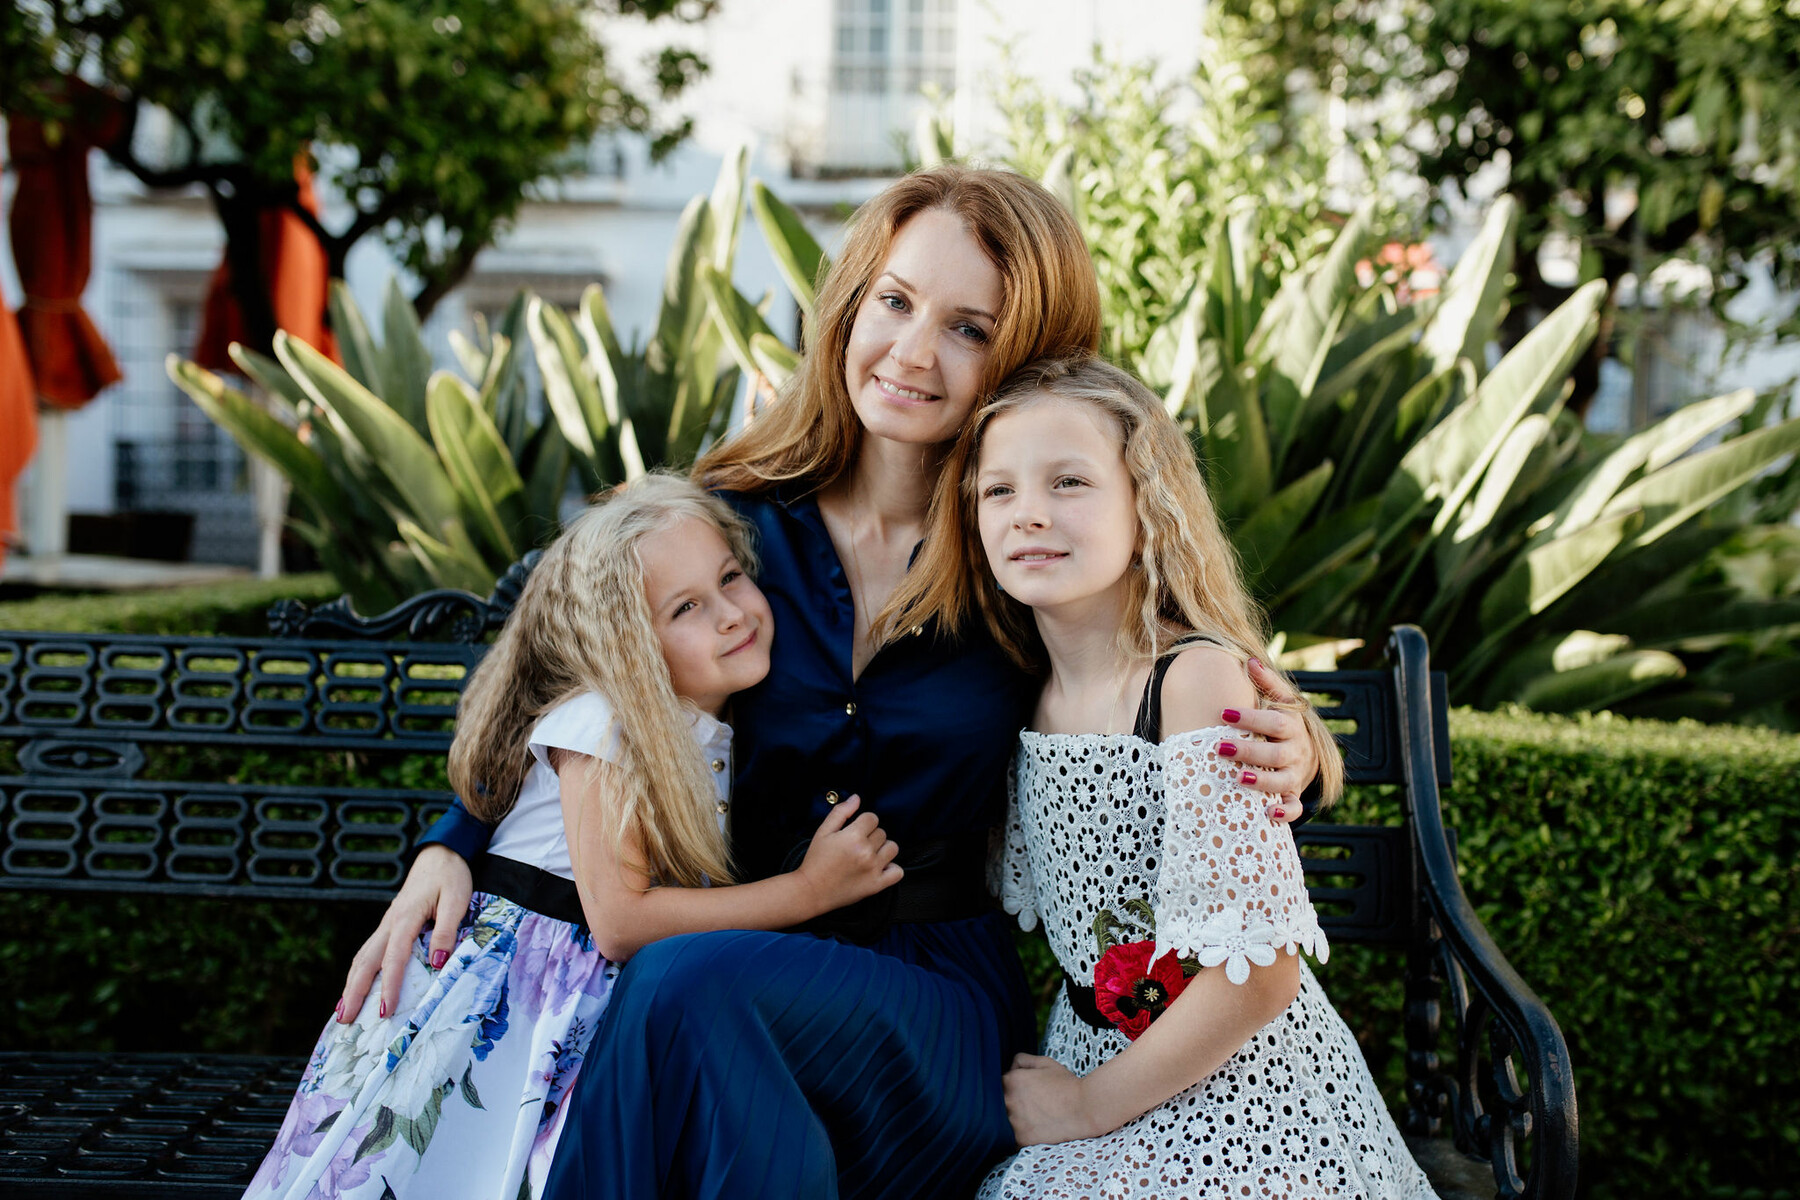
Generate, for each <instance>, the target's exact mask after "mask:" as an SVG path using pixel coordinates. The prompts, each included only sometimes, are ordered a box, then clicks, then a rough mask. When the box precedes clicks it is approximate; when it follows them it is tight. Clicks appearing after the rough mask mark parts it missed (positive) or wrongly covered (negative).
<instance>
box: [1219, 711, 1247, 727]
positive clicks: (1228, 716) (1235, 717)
mask: <svg viewBox="0 0 1800 1200" xmlns="http://www.w3.org/2000/svg"><path fill="white" fill-rule="evenodd" d="M1220 715H1221V716H1223V717H1224V718H1225V723H1226V724H1227V725H1236V724H1237V723H1238V722H1239V721H1241V720H1243V719H1244V714H1243V713H1241V712H1239V711H1238V710H1237V709H1235V708H1228V709H1226V710H1225V711H1224V712H1223V713H1221V714H1220Z"/></svg>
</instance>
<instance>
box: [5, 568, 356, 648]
mask: <svg viewBox="0 0 1800 1200" xmlns="http://www.w3.org/2000/svg"><path fill="white" fill-rule="evenodd" d="M342 591H343V589H342V588H340V587H338V585H337V583H336V582H335V581H334V580H333V579H332V578H331V576H329V575H327V574H325V573H324V572H322V571H320V572H313V573H310V574H306V575H282V576H280V577H278V578H275V579H227V580H223V581H221V582H218V583H208V584H202V585H197V586H193V587H178V588H156V589H152V590H149V591H142V592H108V593H104V594H90V595H76V596H70V595H62V594H46V595H41V596H34V597H33V598H31V599H30V600H8V601H5V602H4V603H0V629H51V630H56V631H57V632H59V633H60V632H68V633H84V632H85V633H142V634H150V635H179V634H192V633H216V634H221V635H232V636H240V637H266V636H267V635H268V632H269V625H268V621H267V620H266V619H265V614H266V613H267V612H268V609H269V606H270V605H271V604H274V603H275V602H276V601H277V600H287V599H298V600H304V601H306V602H307V603H308V604H318V603H319V602H321V601H324V600H334V599H336V598H337V596H338V594H339V593H340V592H342Z"/></svg>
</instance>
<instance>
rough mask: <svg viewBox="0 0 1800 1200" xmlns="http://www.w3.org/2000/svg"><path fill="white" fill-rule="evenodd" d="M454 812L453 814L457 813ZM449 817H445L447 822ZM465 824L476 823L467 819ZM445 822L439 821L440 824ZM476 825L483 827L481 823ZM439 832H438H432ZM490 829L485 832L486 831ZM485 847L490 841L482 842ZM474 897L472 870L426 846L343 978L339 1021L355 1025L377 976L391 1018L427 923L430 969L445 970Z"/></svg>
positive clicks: (454, 856) (452, 855) (383, 1008)
mask: <svg viewBox="0 0 1800 1200" xmlns="http://www.w3.org/2000/svg"><path fill="white" fill-rule="evenodd" d="M453 811H454V810H453ZM448 816H449V814H445V818H446V819H447V818H448ZM464 816H465V818H466V819H467V820H470V821H474V820H475V818H473V817H469V816H467V814H466V813H465V814H464ZM442 823H443V822H442V821H441V820H440V821H439V824H440V825H441V824H442ZM476 824H481V823H480V822H479V821H477V822H476ZM432 828H433V829H434V830H435V829H436V828H437V826H435V825H434V826H433V827H432ZM483 828H486V826H483ZM483 844H484V845H485V844H486V843H485V840H484V842H483ZM474 893H475V881H474V878H473V876H472V875H471V873H470V871H469V864H468V863H467V862H466V861H464V859H463V858H462V857H461V856H460V855H458V854H457V853H456V852H455V851H453V850H450V849H448V848H446V847H445V846H443V845H431V846H426V847H425V848H424V849H422V850H420V851H419V856H418V857H417V858H415V859H414V860H413V865H412V869H411V870H409V871H407V873H406V880H405V882H404V883H402V884H401V885H400V894H399V895H397V896H395V897H394V898H393V900H392V901H390V902H389V903H388V906H387V911H386V912H385V913H383V914H382V915H381V924H379V925H377V926H376V927H375V932H374V933H372V934H370V935H369V940H368V941H366V942H364V943H363V944H362V947H361V948H360V949H359V950H357V952H356V957H355V958H353V959H351V960H350V972H349V974H348V975H346V976H345V977H344V994H343V996H342V997H341V998H340V999H339V1000H338V1006H337V1019H338V1020H339V1021H340V1022H343V1021H353V1020H355V1019H356V1014H357V1013H358V1012H360V1011H361V1010H362V1006H363V1000H364V998H365V997H367V996H368V994H369V985H370V984H372V983H373V982H374V981H375V973H376V972H377V971H380V972H381V1010H380V1011H381V1015H382V1016H384V1017H385V1016H387V1015H388V1014H389V1013H391V1012H394V1011H396V1010H397V1009H398V1008H399V1005H400V981H401V979H402V977H403V976H404V975H405V974H406V960H407V958H408V957H409V956H410V955H411V954H412V947H413V943H414V942H416V941H418V940H419V934H420V933H421V932H422V931H423V930H424V928H425V923H426V922H427V921H430V922H433V924H432V928H431V950H430V953H431V966H432V969H433V970H436V969H437V968H439V967H441V966H443V965H444V960H445V959H447V958H449V957H450V952H451V951H452V950H454V949H456V933H457V929H458V927H459V926H461V924H462V919H463V914H464V913H466V912H467V911H468V909H469V897H470V896H472V895H473V894H474Z"/></svg>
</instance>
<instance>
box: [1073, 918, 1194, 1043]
mask: <svg viewBox="0 0 1800 1200" xmlns="http://www.w3.org/2000/svg"><path fill="white" fill-rule="evenodd" d="M1155 953H1156V942H1155V941H1154V940H1152V941H1147V942H1121V943H1118V944H1116V945H1113V946H1111V947H1109V948H1108V949H1107V951H1106V952H1105V953H1104V954H1102V955H1101V956H1100V961H1099V962H1097V963H1095V964H1094V1006H1095V1007H1096V1008H1098V1009H1099V1010H1100V1015H1101V1016H1103V1017H1105V1018H1106V1019H1107V1020H1108V1021H1111V1022H1112V1023H1113V1024H1114V1025H1115V1026H1117V1027H1118V1030H1119V1032H1120V1033H1123V1034H1124V1035H1125V1036H1126V1037H1127V1038H1129V1039H1130V1040H1132V1041H1134V1042H1135V1041H1137V1039H1138V1037H1139V1036H1140V1035H1141V1034H1142V1033H1143V1032H1144V1030H1146V1029H1148V1028H1150V1022H1152V1021H1154V1020H1156V1018H1157V1017H1160V1016H1161V1015H1162V1014H1163V1012H1164V1011H1165V1010H1166V1009H1167V1008H1168V1007H1169V1005H1171V1004H1173V1003H1175V998H1176V997H1177V996H1179V995H1181V993H1182V992H1183V991H1185V990H1186V989H1187V985H1188V975H1187V973H1186V972H1185V971H1184V970H1183V969H1182V963H1181V960H1180V959H1179V958H1178V957H1177V956H1175V955H1173V954H1165V955H1163V956H1162V957H1161V958H1160V959H1157V960H1156V961H1154V962H1152V961H1151V956H1152V955H1153V954H1155Z"/></svg>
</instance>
